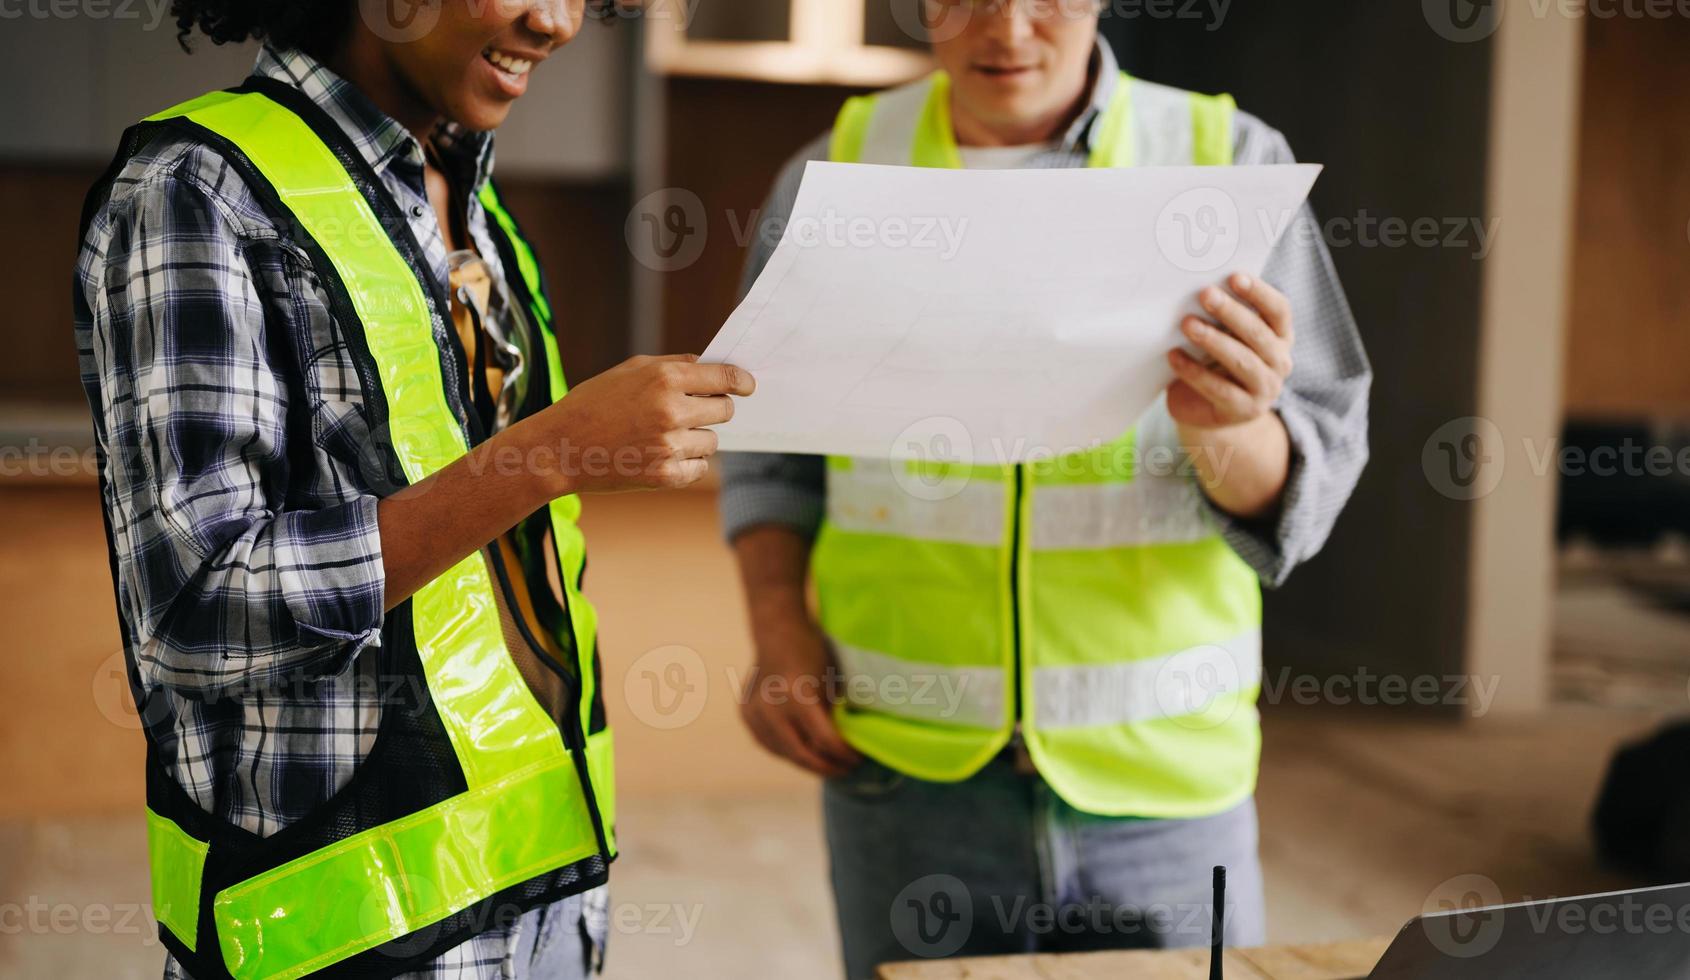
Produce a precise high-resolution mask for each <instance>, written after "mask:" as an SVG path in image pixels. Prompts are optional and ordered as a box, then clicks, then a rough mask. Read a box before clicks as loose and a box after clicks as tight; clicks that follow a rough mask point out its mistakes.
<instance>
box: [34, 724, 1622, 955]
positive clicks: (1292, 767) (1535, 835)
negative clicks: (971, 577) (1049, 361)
mask: <svg viewBox="0 0 1690 980" xmlns="http://www.w3.org/2000/svg"><path fill="white" fill-rule="evenodd" d="M1290 711H1295V712H1309V709H1290ZM1290 711H1286V710H1282V711H1281V712H1280V714H1279V715H1278V716H1275V717H1273V718H1270V720H1269V722H1268V743H1267V744H1268V749H1267V752H1266V754H1265V759H1264V767H1263V773H1262V788H1261V795H1260V806H1261V815H1262V858H1263V862H1264V864H1265V867H1266V874H1267V885H1268V907H1269V912H1270V925H1269V935H1270V939H1271V940H1273V941H1276V942H1277V941H1313V940H1324V939H1344V938H1357V937H1363V936H1372V935H1379V934H1386V933H1390V932H1393V931H1395V929H1396V927H1397V926H1398V925H1400V924H1401V922H1402V921H1403V920H1404V919H1406V918H1407V917H1408V916H1410V915H1412V914H1414V913H1415V912H1417V911H1420V910H1421V909H1422V908H1431V907H1436V905H1437V903H1438V902H1439V901H1440V900H1442V899H1460V898H1461V897H1462V896H1463V895H1464V894H1465V893H1466V892H1467V891H1468V890H1469V889H1471V888H1472V887H1473V881H1474V880H1476V879H1473V878H1472V877H1471V876H1475V875H1477V876H1481V878H1480V879H1477V880H1481V881H1483V880H1488V881H1489V882H1490V885H1489V886H1488V887H1490V888H1493V889H1494V896H1495V897H1497V898H1499V899H1501V900H1508V901H1513V900H1517V899H1521V898H1534V897H1544V896H1548V895H1557V894H1576V893H1580V892H1589V891H1600V890H1605V889H1608V888H1615V887H1624V886H1626V885H1627V884H1629V882H1627V881H1626V880H1624V879H1622V878H1618V877H1615V876H1613V875H1610V874H1607V873H1605V872H1603V871H1602V870H1600V869H1599V868H1598V867H1597V866H1596V865H1595V862H1594V860H1593V858H1592V855H1591V851H1590V846H1589V840H1588V835H1587V833H1586V824H1587V819H1588V815H1589V812H1590V803H1591V795H1592V787H1593V786H1594V785H1595V784H1596V782H1597V780H1598V779H1599V778H1600V776H1601V771H1602V767H1603V765H1604V763H1605V760H1606V758H1607V754H1608V752H1609V750H1610V749H1611V748H1612V746H1613V745H1614V744H1616V742H1617V741H1618V740H1619V739H1621V738H1622V737H1624V736H1626V735H1627V734H1630V733H1632V732H1634V731H1636V730H1638V728H1639V724H1638V723H1639V721H1640V719H1638V718H1637V717H1636V716H1634V715H1630V714H1627V715H1625V716H1623V717H1620V716H1616V715H1614V714H1612V713H1609V712H1603V711H1595V710H1583V709H1579V710H1572V709H1569V710H1564V711H1560V712H1557V713H1556V714H1554V715H1553V716H1550V717H1545V718H1541V719H1538V720H1536V721H1532V722H1489V723H1482V724H1470V725H1451V724H1448V723H1443V722H1431V721H1391V720H1384V721H1375V720H1368V719H1364V718H1358V717H1345V716H1342V715H1334V714H1330V713H1318V712H1309V713H1307V714H1303V715H1296V714H1291V713H1290ZM623 813H624V817H623V825H622V828H621V832H620V835H621V838H622V841H623V851H624V855H623V858H622V859H621V860H619V861H618V862H617V864H616V867H615V874H614V877H615V883H614V886H613V893H614V894H613V905H614V907H613V915H612V923H613V930H614V931H613V935H612V946H611V955H610V960H609V964H608V970H607V975H608V976H610V977H612V978H636V977H650V976H656V975H661V974H663V973H671V972H674V971H676V970H684V971H685V973H686V975H688V976H691V977H723V978H728V977H744V976H796V977H825V976H832V975H836V971H837V966H836V965H835V959H834V943H835V932H834V927H833V922H832V908H831V904H830V899H829V896H828V892H827V887H826V859H825V855H824V852H823V849H822V843H821V834H820V824H819V813H818V806H817V795H816V793H815V792H814V788H813V787H808V786H806V787H803V788H801V789H800V790H799V791H796V792H786V793H779V794H764V795H759V796H751V797H744V798H712V797H709V796H690V797H683V796H664V797H655V798H653V797H645V798H638V797H636V798H634V799H629V800H627V801H625V802H624V805H623ZM144 853H145V838H144V832H143V828H142V823H141V821H140V819H139V818H138V817H136V816H133V815H127V814H126V815H122V816H109V817H81V818H72V819H54V820H11V821H6V822H4V823H0V908H7V909H11V910H13V911H11V912H10V919H9V920H0V976H6V977H104V978H112V980H125V978H137V980H138V978H144V977H149V976H156V975H157V966H158V963H159V961H160V957H161V955H162V954H161V952H160V950H159V948H158V946H157V941H156V939H155V938H154V937H153V930H152V924H151V920H150V919H149V918H148V915H147V912H146V898H147V877H146V874H147V872H146V865H145V860H144V857H143V855H144ZM1481 891H1482V888H1481ZM19 922H22V923H23V928H22V929H21V930H20V929H18V928H15V927H14V923H19Z"/></svg>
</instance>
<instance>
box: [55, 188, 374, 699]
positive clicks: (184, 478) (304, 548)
mask: <svg viewBox="0 0 1690 980" xmlns="http://www.w3.org/2000/svg"><path fill="white" fill-rule="evenodd" d="M106 220H108V221H109V222H110V223H111V234H110V236H109V239H108V242H109V244H108V246H107V250H106V253H105V254H104V256H102V257H100V259H99V261H97V262H96V263H95V264H94V265H93V268H92V270H91V271H92V272H93V274H92V275H90V277H89V279H88V280H85V281H84V295H83V296H81V297H79V300H81V301H84V302H86V303H87V304H88V308H89V315H90V317H91V320H92V324H93V329H92V331H91V342H92V351H91V354H92V358H93V364H94V365H95V369H96V370H97V371H98V372H99V378H100V384H99V390H100V404H99V405H98V406H95V408H96V411H97V413H98V422H99V426H98V428H99V431H100V438H101V445H102V449H103V450H104V456H105V473H104V475H105V493H106V495H107V500H106V503H107V508H108V513H109V514H110V517H111V532H112V544H113V548H114V551H115V553H116V562H117V571H118V578H119V583H120V584H119V596H120V601H121V602H123V603H124V604H125V612H126V614H127V615H126V619H127V621H128V623H129V627H130V629H131V630H132V631H133V632H134V633H135V634H136V635H135V636H134V637H133V639H134V641H135V644H136V654H137V656H138V657H139V658H141V659H142V660H143V661H145V662H146V663H147V665H148V668H149V670H151V671H153V672H155V676H156V677H157V679H158V680H159V681H160V682H161V683H164V684H167V685H169V686H172V687H178V688H184V689H190V690H208V689H216V688H223V687H229V686H235V685H240V684H250V683H254V682H259V681H262V680H264V679H266V678H274V677H275V676H277V675H281V674H284V673H286V674H290V675H293V674H306V675H323V674H329V673H334V672H338V671H339V670H341V669H343V668H344V667H345V665H346V663H347V661H348V659H349V658H350V657H351V655H352V654H354V653H356V652H357V651H358V650H359V649H361V648H363V647H364V646H366V645H368V644H370V643H371V642H372V641H374V640H376V639H377V638H378V637H379V634H380V629H381V625H382V621H383V595H384V591H385V581H384V576H383V570H382V562H381V536H380V532H379V530H378V526H377V521H376V506H377V499H376V498H375V497H374V496H369V495H361V496H354V497H351V498H350V499H348V500H346V501H344V502H342V503H339V504H337V505H334V506H328V507H318V508H310V509H294V508H291V507H290V503H289V499H288V487H289V468H290V467H289V461H290V449H293V448H300V449H305V450H306V451H309V450H308V447H290V446H289V444H288V439H287V432H288V420H289V417H290V413H291V412H299V411H303V410H304V409H305V407H306V406H302V405H299V404H296V402H295V399H296V398H297V396H296V394H295V390H294V389H295V386H294V385H293V384H291V383H290V381H289V378H290V377H295V378H296V377H297V374H298V371H299V368H298V366H297V365H292V364H288V363H286V362H285V361H286V359H287V358H288V357H289V356H290V354H289V351H291V349H292V348H291V346H290V345H288V344H287V343H285V342H283V341H281V339H280V338H279V337H278V336H277V334H279V333H281V331H279V330H278V331H272V330H269V329H267V327H266V317H267V315H275V311H274V310H271V311H268V314H267V311H266V309H265V306H264V304H263V302H262V300H261V298H260V295H259V291H258V289H257V288H256V286H255V284H254V281H253V278H252V274H251V272H250V270H249V269H248V267H247V265H246V261H245V257H244V251H243V249H244V242H243V240H242V238H241V236H240V233H239V231H238V229H237V226H236V221H235V219H234V218H233V216H231V215H228V214H226V213H224V211H223V210H222V205H221V204H220V202H219V201H218V200H217V198H216V195H215V194H214V193H213V192H211V190H210V189H209V188H206V187H204V186H202V185H201V184H199V183H198V182H197V181H196V180H194V179H192V178H191V177H189V176H187V175H178V174H163V175H155V176H153V177H150V178H148V179H147V180H146V181H145V182H144V183H141V184H139V185H137V186H134V187H132V188H129V189H128V192H127V193H126V194H124V196H123V197H122V199H121V200H115V199H114V201H113V203H112V204H111V205H110V213H109V214H108V216H107V218H106ZM90 280H91V281H93V282H97V283H98V288H97V289H96V288H91V286H92V282H91V281H90ZM289 372H292V374H290V373H289Z"/></svg>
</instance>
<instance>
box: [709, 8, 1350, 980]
mask: <svg viewBox="0 0 1690 980" xmlns="http://www.w3.org/2000/svg"><path fill="white" fill-rule="evenodd" d="M917 2H923V3H925V6H926V23H927V25H928V29H929V32H930V35H931V36H930V40H931V42H932V50H933V54H934V56H935V58H936V60H937V62H938V65H939V68H940V71H939V72H937V73H935V74H934V75H932V76H930V77H928V78H925V79H922V80H920V81H918V82H916V83H914V84H911V85H908V86H904V87H902V88H897V89H893V90H891V91H888V92H883V93H881V94H879V95H877V96H869V97H863V98H855V99H851V100H849V101H847V102H846V104H845V106H844V108H843V109H842V110H841V111H840V113H839V116H838V118H837V120H836V122H835V125H834V128H833V130H832V132H831V133H829V134H828V135H827V136H825V137H823V138H822V139H819V140H817V141H816V142H815V143H813V144H811V145H810V146H809V147H807V148H806V149H804V150H803V151H802V152H801V153H800V154H799V157H798V159H796V160H794V161H793V162H792V163H791V164H790V165H789V166H788V167H787V168H786V170H785V171H784V172H783V173H782V174H781V176H780V178H779V181H778V183H777V185H776V187H775V190H774V192H773V195H772V197H771V200H770V202H769V205H768V206H767V208H766V210H765V212H764V215H763V221H764V222H765V224H764V226H763V227H764V229H765V230H766V231H767V230H769V229H778V228H780V227H782V225H783V224H784V222H785V221H786V219H787V217H788V215H789V214H790V213H791V209H792V205H793V201H794V198H795V196H796V192H797V187H798V184H799V181H800V178H801V175H802V170H803V166H804V163H805V161H808V160H820V159H832V160H836V161H845V162H863V163H874V164H895V165H914V166H929V167H977V168H992V169H1008V168H1021V167H1052V168H1054V167H1080V166H1093V167H1130V166H1155V165H1163V166H1167V165H1213V166H1226V165H1252V164H1272V163H1290V162H1293V158H1292V156H1291V152H1290V149H1289V148H1288V147H1287V145H1286V143H1285V140H1284V139H1283V138H1282V137H1281V136H1280V135H1279V133H1277V132H1275V131H1274V130H1273V129H1270V128H1269V127H1268V126H1266V125H1264V124H1263V123H1262V122H1261V121H1260V120H1257V119H1255V118H1253V117H1251V116H1249V115H1246V114H1244V113H1242V112H1238V111H1237V110H1236V109H1235V108H1234V106H1233V103H1232V100H1231V99H1230V98H1228V97H1225V96H1206V95H1198V94H1194V93H1189V92H1183V91H1178V90H1175V89H1171V88H1168V87H1165V86H1161V85H1156V84H1153V83H1150V82H1147V81H1143V80H1140V79H1134V78H1129V77H1127V76H1126V75H1124V74H1122V73H1121V72H1120V71H1119V70H1118V68H1117V67H1116V63H1115V60H1114V58H1113V57H1112V56H1111V54H1110V52H1109V49H1108V48H1107V47H1106V46H1103V45H1101V44H1099V43H1098V38H1097V28H1098V17H1099V5H1098V4H1097V3H1096V2H1094V0H1007V2H1005V0H909V3H910V4H911V6H912V8H913V5H914V4H915V3H917ZM776 238H778V235H776V234H764V235H760V236H758V238H757V239H756V242H757V244H756V246H755V247H754V252H753V255H752V257H751V262H750V267H749V269H748V273H747V277H746V284H747V286H749V283H750V282H752V281H753V280H754V278H755V277H756V275H757V274H758V273H759V272H760V271H761V269H762V266H763V264H764V263H765V262H766V261H767V260H768V258H769V255H770V253H771V251H772V249H771V247H770V246H771V244H772V241H773V240H774V239H776ZM1226 271H1227V270H1224V269H1223V270H1220V271H1218V272H1217V274H1216V275H1217V281H1216V283H1215V285H1214V286H1213V287H1211V288H1208V289H1205V290H1204V291H1203V292H1202V293H1201V295H1199V296H1198V297H1195V299H1196V300H1197V302H1198V303H1199V304H1200V307H1201V309H1202V310H1203V311H1204V312H1205V315H1204V316H1191V317H1188V318H1186V319H1185V321H1184V322H1183V323H1181V324H1180V327H1181V329H1182V331H1183V333H1184V336H1185V337H1186V339H1187V340H1189V342H1190V344H1191V345H1192V348H1193V349H1195V350H1196V351H1199V352H1201V356H1199V357H1194V356H1192V355H1191V354H1189V353H1187V352H1186V351H1184V350H1172V351H1169V352H1168V355H1167V357H1168V364H1169V366H1170V367H1171V369H1172V374H1173V376H1174V377H1175V379H1176V380H1175V381H1174V382H1173V383H1172V384H1171V385H1170V386H1169V388H1168V389H1167V391H1166V394H1165V397H1164V398H1162V399H1160V400H1159V401H1158V402H1157V403H1156V404H1155V405H1154V406H1152V407H1151V408H1150V409H1149V410H1148V411H1147V412H1146V413H1145V414H1144V415H1143V416H1142V417H1141V418H1140V419H1138V420H1137V423H1136V424H1135V425H1134V426H1133V427H1132V429H1131V431H1129V432H1127V433H1125V434H1123V436H1122V437H1121V438H1120V439H1119V440H1117V441H1115V442H1113V443H1110V444H1107V445H1104V446H1100V447H1095V448H1094V449H1090V450H1087V451H1083V452H1077V453H1074V452H1070V453H1068V454H1066V455H1061V456H1058V457H1056V458H1049V454H1047V458H1045V459H1043V460H1042V461H1040V462H1036V463H1030V464H1026V465H1014V466H977V467H974V468H972V469H970V470H966V471H963V472H961V473H960V474H956V473H952V474H945V476H946V477H947V478H946V479H944V480H941V481H937V482H938V483H939V484H940V486H939V487H935V481H934V480H933V479H932V478H933V476H934V474H932V473H929V472H925V471H923V470H922V467H923V466H924V465H926V466H931V465H933V464H932V463H931V461H929V462H928V463H927V464H923V463H919V462H918V463H902V462H900V463H889V462H888V461H887V460H886V459H884V458H882V459H846V458H825V459H824V458H820V457H813V456H811V457H804V456H781V455H765V454H745V455H739V454H728V455H727V456H725V457H724V474H725V478H724V485H723V492H722V512H723V519H724V523H725V525H726V533H727V535H728V537H729V539H730V540H731V541H732V543H733V545H734V548H735V551H736V554H737V556H738V559H739V563H740V567H741V570H742V573H743V579H744V583H745V587H746V592H747V599H748V602H749V605H750V611H751V623H752V628H753V633H754V639H755V644H756V654H757V668H758V669H757V671H756V673H755V674H754V676H753V678H752V680H751V682H750V684H749V685H748V688H747V691H746V694H745V700H744V707H743V714H744V717H745V720H746V723H747V724H748V725H749V727H750V729H751V731H752V733H753V734H754V735H755V737H756V738H757V740H758V741H759V742H760V743H761V744H762V745H763V746H764V747H765V748H767V749H769V750H770V751H772V752H774V753H777V754H779V755H781V756H783V757H785V758H787V759H789V760H791V761H792V762H794V763H796V764H798V765H800V766H802V767H804V768H806V769H808V770H810V771H812V772H815V773H818V774H820V775H822V776H824V777H827V783H826V787H825V791H824V802H825V807H824V809H825V818H826V830H827V841H828V847H829V850H830V852H831V857H832V867H833V871H832V880H833V889H834V895H835V898H836V902H837V906H838V916H839V927H840V931H841V933H842V938H843V944H844V956H845V963H846V969H847V972H848V974H849V975H850V976H851V977H852V978H859V977H866V976H869V975H871V973H872V971H873V969H874V966H875V964H877V963H880V962H883V961H887V960H897V959H909V958H912V957H918V956H923V957H924V956H941V955H951V954H985V953H1007V952H1022V951H1029V950H1048V949H1084V948H1097V947H1113V946H1172V945H1192V944H1201V943H1205V942H1207V941H1208V938H1209V928H1210V917H1209V894H1210V892H1209V888H1210V868H1211V866H1213V865H1217V864H1224V865H1226V866H1227V867H1228V868H1229V869H1230V879H1229V880H1230V882H1231V885H1230V888H1229V891H1228V893H1227V894H1228V898H1229V904H1230V905H1231V908H1230V910H1229V912H1228V915H1227V918H1226V922H1227V931H1228V934H1229V938H1230V939H1231V940H1232V941H1234V942H1241V943H1251V942H1259V941H1260V940H1261V939H1262V938H1263V931H1264V914H1263V909H1262V897H1261V894H1262V892H1261V876H1260V866H1259V863H1258V859H1257V853H1256V814H1255V809H1254V805H1253V796H1254V789H1255V782H1256V771H1257V760H1258V755H1259V747H1260V732H1259V727H1258V719H1257V713H1256V698H1257V694H1258V691H1259V687H1260V679H1261V659H1260V626H1261V593H1260V585H1261V583H1266V584H1268V585H1270V586H1271V585H1276V584H1278V583H1279V582H1280V581H1282V580H1283V579H1284V578H1285V576H1286V575H1287V574H1288V573H1289V572H1290V570H1291V569H1292V568H1293V567H1294V566H1295V565H1296V564H1298V563H1299V562H1301V561H1303V560H1305V559H1307V558H1308V557H1310V556H1311V555H1313V554H1314V553H1315V552H1317V551H1318V550H1319V548H1320V547H1321V545H1322V544H1323V543H1324V541H1325V540H1326V537H1327V534H1328V532H1329V531H1330V529H1331V527H1332V524H1333V521H1334V520H1335V519H1336V517H1337V515H1338V512H1339V511H1340V510H1341V509H1342V507H1343V505H1344V503H1345V501H1346V499H1347V497H1348V495H1349V494H1350V492H1351V490H1352V488H1353V487H1354V486H1355V482H1356V479H1357V477H1358V475H1359V473H1360V471H1361V469H1362V467H1363V465H1364V463H1365V461H1366V458H1367V421H1366V419H1367V402H1366V398H1367V390H1368V386H1369V383H1370V378H1371V375H1370V371H1369V367H1368V363H1367V359H1366V356H1365V354H1364V353H1363V350H1362V346H1361V343H1360V340H1359V338H1358V336H1357V333H1356V329H1355V325H1354V323H1353V321H1352V319H1351V317H1350V313H1349V309H1348V306H1347V303H1346V301H1345V299H1344V295H1343V291H1342V289H1341V288H1340V286H1339V284H1338V281H1337V279H1336V276H1335V274H1334V272H1333V269H1332V265H1331V261H1330V259H1329V257H1328V256H1327V253H1326V250H1325V248H1324V246H1323V244H1322V243H1321V240H1320V236H1319V235H1318V233H1317V232H1316V230H1315V226H1314V219H1313V217H1312V215H1311V214H1310V212H1309V211H1308V210H1307V209H1304V210H1303V212H1302V213H1301V214H1300V215H1299V217H1298V218H1297V222H1296V224H1295V225H1294V226H1293V227H1292V228H1290V229H1289V231H1288V232H1287V233H1286V235H1285V237H1284V238H1283V239H1282V241H1281V244H1280V245H1279V246H1278V248H1277V249H1276V250H1275V252H1274V253H1273V256H1272V258H1271V260H1270V262H1269V263H1268V266H1267V269H1266V273H1265V275H1263V276H1262V277H1260V278H1251V277H1247V276H1244V275H1237V274H1234V275H1231V276H1226V277H1225V278H1224V279H1223V278H1222V277H1223V276H1225V273H1226ZM1293 364H1294V365H1295V367H1293ZM1051 398H1052V403H1053V405H1060V404H1061V398H1062V393H1061V392H1059V391H1053V392H1051ZM1048 448H1049V449H1051V450H1052V451H1053V452H1063V450H1064V447H1048ZM950 477H960V478H958V479H950ZM940 489H942V492H935V491H937V490H940ZM812 579H813V581H814V584H815V588H816V593H817V595H818V598H819V613H818V614H812V612H811V610H810V608H809V605H808V602H807V591H806V588H807V583H808V581H809V580H812Z"/></svg>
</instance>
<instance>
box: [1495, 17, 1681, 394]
mask: <svg viewBox="0 0 1690 980" xmlns="http://www.w3.org/2000/svg"><path fill="white" fill-rule="evenodd" d="M1585 31H1586V33H1585V43H1586V48H1585V68H1584V86H1585V87H1584V103H1583V108H1582V114H1583V122H1582V137H1581V139H1580V145H1579V156H1580V163H1579V170H1580V173H1579V189H1578V218H1577V231H1576V236H1577V238H1576V243H1575V245H1574V261H1573V282H1572V294H1573V295H1572V317H1571V323H1570V324H1569V325H1568V331H1567V334H1568V336H1567V362H1566V380H1565V389H1564V394H1565V397H1566V410H1567V414H1568V415H1569V416H1586V417H1589V416H1645V417H1662V416H1676V417H1683V416H1686V415H1690V370H1686V368H1687V367H1690V97H1687V95H1686V93H1690V57H1687V56H1686V55H1687V54H1690V19H1685V18H1682V17H1670V18H1666V19H1652V18H1651V19H1639V18H1626V17H1606V18H1590V19H1589V22H1588V23H1587V24H1586V25H1585ZM1502 233H1503V234H1504V235H1506V234H1507V233H1508V232H1507V230H1506V229H1504V230H1503V232H1502Z"/></svg>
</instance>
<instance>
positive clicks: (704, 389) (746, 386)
mask: <svg viewBox="0 0 1690 980" xmlns="http://www.w3.org/2000/svg"><path fill="white" fill-rule="evenodd" d="M677 372H678V374H679V377H680V385H681V390H682V391H684V392H686V393H687V394H689V395H739V396H740V397H741V398H743V397H745V396H747V395H749V394H751V393H752V392H753V391H756V390H757V382H756V380H755V379H754V378H752V377H751V372H750V371H747V370H745V369H744V368H741V367H735V366H734V365H732V364H698V363H692V364H687V365H683V366H682V367H680V368H678V369H677Z"/></svg>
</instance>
